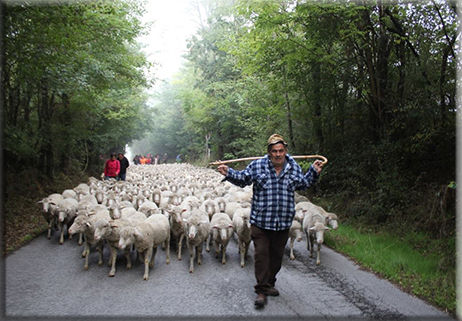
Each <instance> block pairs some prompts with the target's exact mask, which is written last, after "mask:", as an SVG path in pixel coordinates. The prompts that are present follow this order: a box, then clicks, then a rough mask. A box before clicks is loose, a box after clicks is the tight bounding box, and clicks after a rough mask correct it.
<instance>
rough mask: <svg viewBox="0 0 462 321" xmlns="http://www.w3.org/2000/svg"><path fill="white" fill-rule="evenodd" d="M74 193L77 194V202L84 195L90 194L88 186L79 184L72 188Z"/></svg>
mask: <svg viewBox="0 0 462 321" xmlns="http://www.w3.org/2000/svg"><path fill="white" fill-rule="evenodd" d="M74 191H75V192H76V193H77V200H79V201H80V200H81V199H82V198H83V197H84V196H85V195H88V194H90V186H89V185H88V184H85V183H81V184H79V185H77V186H76V187H74Z"/></svg>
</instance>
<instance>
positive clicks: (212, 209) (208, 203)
mask: <svg viewBox="0 0 462 321" xmlns="http://www.w3.org/2000/svg"><path fill="white" fill-rule="evenodd" d="M200 209H201V210H203V211H205V212H206V213H207V214H208V216H209V219H212V216H213V214H215V213H220V212H221V211H220V206H219V205H218V202H217V201H215V200H211V199H209V200H205V201H204V202H203V203H202V205H201V207H200Z"/></svg>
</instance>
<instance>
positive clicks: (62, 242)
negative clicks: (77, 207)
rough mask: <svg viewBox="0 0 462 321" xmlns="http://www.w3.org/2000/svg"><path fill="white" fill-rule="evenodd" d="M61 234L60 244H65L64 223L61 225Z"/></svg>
mask: <svg viewBox="0 0 462 321" xmlns="http://www.w3.org/2000/svg"><path fill="white" fill-rule="evenodd" d="M60 229H61V231H60V236H59V244H64V226H63V224H61V225H60Z"/></svg>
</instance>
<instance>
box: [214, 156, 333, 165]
mask: <svg viewBox="0 0 462 321" xmlns="http://www.w3.org/2000/svg"><path fill="white" fill-rule="evenodd" d="M291 157H292V158H298V159H306V158H320V159H321V160H322V166H324V165H326V164H327V162H328V161H327V158H325V157H324V156H321V155H301V156H291ZM259 158H262V156H260V157H258V156H257V157H245V158H236V159H228V160H224V161H216V162H213V163H209V164H208V166H212V165H222V164H227V163H234V162H245V161H251V160H256V159H259Z"/></svg>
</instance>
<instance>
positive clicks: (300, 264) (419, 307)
mask: <svg viewBox="0 0 462 321" xmlns="http://www.w3.org/2000/svg"><path fill="white" fill-rule="evenodd" d="M82 250H83V248H82V247H81V246H80V247H79V246H78V245H77V237H74V238H73V239H72V240H68V239H67V238H66V239H65V243H64V244H63V245H59V244H58V232H56V231H55V232H54V234H53V236H52V239H51V240H48V239H47V238H46V234H45V233H44V234H42V235H40V236H39V237H37V238H35V239H34V240H32V241H31V242H30V244H28V245H26V246H24V247H23V248H21V249H19V250H17V251H16V252H14V253H12V254H10V255H9V256H8V257H6V258H5V259H4V260H5V262H4V263H5V264H3V265H2V268H3V269H4V271H3V272H4V273H3V275H4V276H5V287H4V289H3V290H4V298H5V302H4V304H3V308H4V315H3V316H4V317H6V319H7V320H14V319H20V318H23V317H28V318H30V319H33V320H35V319H38V318H44V319H49V318H53V319H57V320H61V319H63V320H67V319H69V318H70V317H72V320H88V319H92V320H103V319H108V320H114V319H115V317H117V318H116V319H118V320H127V319H128V318H130V319H133V318H136V320H139V319H150V320H152V319H155V320H161V319H168V320H171V319H182V320H190V319H193V318H194V319H198V320H199V319H200V320H203V319H213V320H220V319H245V320H250V319H256V320H282V319H283V320H289V319H310V320H330V319H334V320H342V319H348V320H365V319H366V320H367V319H370V320H384V319H385V320H410V319H412V320H423V319H425V320H454V319H453V318H451V317H450V316H448V315H446V314H445V313H443V312H441V311H439V310H438V309H436V308H434V307H432V306H431V305H429V304H427V303H426V302H424V301H422V300H420V299H418V298H415V297H413V296H411V295H408V294H406V293H404V292H402V291H401V290H400V289H398V288H397V287H396V286H394V285H392V284H391V283H389V282H387V281H385V280H383V279H380V278H378V277H376V276H375V275H374V274H372V273H369V272H366V271H364V270H361V269H360V268H359V267H358V266H357V265H355V264H354V262H352V261H350V260H348V259H347V258H345V257H344V256H342V255H340V254H338V253H336V252H334V251H332V250H330V249H329V248H327V247H325V246H324V247H323V248H322V251H321V261H322V263H321V265H320V266H316V264H315V260H314V259H310V258H309V257H308V253H307V251H306V243H305V240H303V241H302V242H300V243H296V246H295V250H296V251H295V255H296V256H297V258H296V260H294V261H291V260H289V258H288V248H286V255H285V258H284V261H283V268H282V270H281V271H280V272H279V274H278V281H277V283H276V287H277V288H278V289H279V292H280V293H281V295H280V296H279V297H269V298H268V304H267V305H266V306H265V307H264V308H263V309H260V310H257V309H255V307H254V304H253V302H254V299H255V293H254V291H253V285H254V283H255V279H254V274H253V247H252V246H251V249H250V251H249V258H248V259H247V261H246V266H245V267H244V268H241V267H240V264H239V256H238V253H237V247H236V241H235V239H233V240H232V241H231V242H230V245H229V247H228V251H227V257H228V262H227V263H226V265H222V264H221V259H216V258H215V257H214V254H212V252H211V253H206V252H205V248H204V255H203V265H201V266H197V265H196V270H195V272H194V273H192V274H190V273H189V254H188V250H187V249H185V248H184V249H183V260H181V261H178V260H177V259H176V255H175V248H174V246H172V248H171V263H170V264H169V265H166V264H165V252H163V251H162V250H160V249H159V250H158V253H157V256H156V262H155V266H154V268H153V269H151V270H150V278H149V280H148V281H143V265H142V263H139V262H136V263H134V266H133V269H131V270H126V268H125V264H126V260H125V257H124V256H123V253H122V252H119V255H118V260H117V272H116V276H115V277H108V274H109V270H110V268H109V267H108V266H107V262H108V260H109V248H108V246H107V245H105V248H104V251H103V253H104V265H103V266H102V267H99V266H98V265H97V258H98V255H97V253H96V252H94V249H92V252H91V254H90V268H89V270H88V271H84V269H83V265H84V259H83V258H81V252H82ZM132 258H134V253H132Z"/></svg>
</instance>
